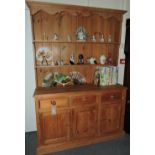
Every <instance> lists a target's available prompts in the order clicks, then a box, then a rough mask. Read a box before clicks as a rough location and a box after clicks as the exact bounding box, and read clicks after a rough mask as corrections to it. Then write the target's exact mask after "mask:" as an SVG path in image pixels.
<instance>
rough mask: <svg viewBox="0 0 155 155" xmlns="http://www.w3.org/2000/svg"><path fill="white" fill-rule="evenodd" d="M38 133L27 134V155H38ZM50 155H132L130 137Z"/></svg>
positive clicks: (126, 135) (126, 136)
mask: <svg viewBox="0 0 155 155" xmlns="http://www.w3.org/2000/svg"><path fill="white" fill-rule="evenodd" d="M36 138H37V136H36V132H28V133H26V134H25V155H36ZM48 155H130V136H129V135H128V134H125V135H124V136H123V137H121V138H119V139H115V140H111V141H107V142H102V143H97V144H93V145H89V146H84V147H79V148H75V149H70V150H65V151H61V152H57V153H51V154H48Z"/></svg>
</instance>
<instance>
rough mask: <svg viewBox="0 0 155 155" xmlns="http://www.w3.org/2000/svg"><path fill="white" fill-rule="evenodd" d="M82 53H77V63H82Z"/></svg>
mask: <svg viewBox="0 0 155 155" xmlns="http://www.w3.org/2000/svg"><path fill="white" fill-rule="evenodd" d="M83 59H84V58H83V55H82V54H79V56H78V64H84V60H83Z"/></svg>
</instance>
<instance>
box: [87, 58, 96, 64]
mask: <svg viewBox="0 0 155 155" xmlns="http://www.w3.org/2000/svg"><path fill="white" fill-rule="evenodd" d="M87 61H88V63H90V64H96V63H97V62H96V59H95V58H93V57H91V58H90V59H87Z"/></svg>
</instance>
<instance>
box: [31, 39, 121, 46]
mask: <svg viewBox="0 0 155 155" xmlns="http://www.w3.org/2000/svg"><path fill="white" fill-rule="evenodd" d="M33 43H70V44H116V45H119V44H120V43H119V42H111V43H109V42H99V41H96V42H93V41H49V40H33Z"/></svg>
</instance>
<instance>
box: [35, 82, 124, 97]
mask: <svg viewBox="0 0 155 155" xmlns="http://www.w3.org/2000/svg"><path fill="white" fill-rule="evenodd" d="M122 88H124V89H126V88H125V87H123V86H122V85H120V84H118V85H111V86H94V85H92V84H85V85H68V86H65V87H62V86H61V87H60V86H58V87H49V88H42V87H38V88H36V89H35V92H34V96H38V95H45V94H55V93H67V92H68V93H71V92H74V93H75V92H79V91H80V92H85V91H94V90H95V91H101V90H108V89H122Z"/></svg>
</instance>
